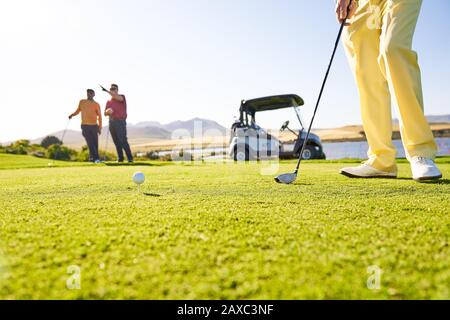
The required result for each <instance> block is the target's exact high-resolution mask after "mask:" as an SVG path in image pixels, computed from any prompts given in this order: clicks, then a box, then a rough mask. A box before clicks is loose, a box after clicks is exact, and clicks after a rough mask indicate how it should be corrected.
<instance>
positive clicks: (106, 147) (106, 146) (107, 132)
mask: <svg viewBox="0 0 450 320" xmlns="http://www.w3.org/2000/svg"><path fill="white" fill-rule="evenodd" d="M108 142H109V128H108V130H107V131H106V143H105V157H104V159H103V161H106V158H107V157H108Z"/></svg>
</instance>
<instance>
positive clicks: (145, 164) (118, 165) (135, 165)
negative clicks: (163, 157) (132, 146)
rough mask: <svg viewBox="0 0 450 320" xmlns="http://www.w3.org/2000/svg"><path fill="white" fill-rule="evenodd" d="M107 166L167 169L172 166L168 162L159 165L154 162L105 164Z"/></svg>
mask: <svg viewBox="0 0 450 320" xmlns="http://www.w3.org/2000/svg"><path fill="white" fill-rule="evenodd" d="M105 165H106V166H108V167H165V166H170V165H172V164H171V163H170V162H167V163H166V162H158V163H154V162H133V163H128V162H123V163H119V162H105Z"/></svg>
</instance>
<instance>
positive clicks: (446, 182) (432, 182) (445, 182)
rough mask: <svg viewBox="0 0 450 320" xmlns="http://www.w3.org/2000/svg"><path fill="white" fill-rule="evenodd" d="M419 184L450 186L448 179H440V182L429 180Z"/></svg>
mask: <svg viewBox="0 0 450 320" xmlns="http://www.w3.org/2000/svg"><path fill="white" fill-rule="evenodd" d="M419 183H421V184H439V185H441V184H442V185H447V184H450V180H449V179H441V180H429V181H419Z"/></svg>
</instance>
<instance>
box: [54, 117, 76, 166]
mask: <svg viewBox="0 0 450 320" xmlns="http://www.w3.org/2000/svg"><path fill="white" fill-rule="evenodd" d="M71 120H72V119H69V121H67V125H66V128H65V129H64V132H63V135H62V137H61V145H60V146H59V148H58V149H56V153H55V159H54V160H58V156H59V149H60V148H61V147H62V145H63V144H64V138H65V137H66V133H67V130H68V129H69V125H70V121H71Z"/></svg>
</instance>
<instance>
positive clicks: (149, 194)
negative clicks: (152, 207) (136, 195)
mask: <svg viewBox="0 0 450 320" xmlns="http://www.w3.org/2000/svg"><path fill="white" fill-rule="evenodd" d="M144 196H146V197H153V198H160V197H162V195H160V194H157V193H144Z"/></svg>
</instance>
